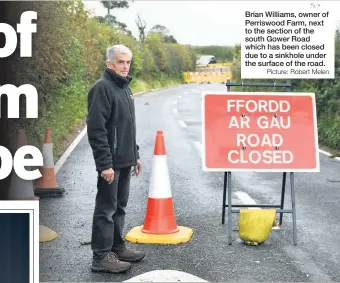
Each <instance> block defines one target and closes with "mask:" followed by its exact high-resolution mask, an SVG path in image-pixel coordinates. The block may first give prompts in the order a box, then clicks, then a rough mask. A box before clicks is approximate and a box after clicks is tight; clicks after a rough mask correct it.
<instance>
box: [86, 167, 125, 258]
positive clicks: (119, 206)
mask: <svg viewBox="0 0 340 283" xmlns="http://www.w3.org/2000/svg"><path fill="white" fill-rule="evenodd" d="M130 180H131V166H130V167H128V168H123V169H118V170H117V169H116V170H114V180H113V183H112V184H109V183H108V182H107V181H105V179H103V178H102V177H101V176H100V173H99V174H98V181H97V196H96V205H95V210H94V214H93V224H92V240H91V247H92V250H93V256H94V258H96V259H100V258H102V257H104V256H105V255H106V254H107V253H108V252H109V251H120V250H122V249H124V248H125V241H124V238H123V228H124V224H125V208H126V206H127V203H128V198H129V192H130Z"/></svg>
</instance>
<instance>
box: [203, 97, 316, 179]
mask: <svg viewBox="0 0 340 283" xmlns="http://www.w3.org/2000/svg"><path fill="white" fill-rule="evenodd" d="M208 95H233V96H235V95H239V96H242V95H254V96H257V95H271V96H309V97H311V98H312V103H313V117H314V129H315V131H314V144H315V155H316V156H315V157H316V166H315V167H314V168H305V169H303V168H288V169H287V168H282V169H250V168H249V169H241V168H209V167H207V166H206V156H205V155H206V150H205V97H206V96H208ZM201 113H202V115H201V119H202V126H201V139H202V170H203V171H205V172H306V173H308V172H320V155H319V137H318V125H317V115H316V102H315V93H313V92H262V91H261V92H241V91H239V92H238V91H235V92H234V91H233V92H212V91H209V92H206V91H204V92H202V93H201Z"/></svg>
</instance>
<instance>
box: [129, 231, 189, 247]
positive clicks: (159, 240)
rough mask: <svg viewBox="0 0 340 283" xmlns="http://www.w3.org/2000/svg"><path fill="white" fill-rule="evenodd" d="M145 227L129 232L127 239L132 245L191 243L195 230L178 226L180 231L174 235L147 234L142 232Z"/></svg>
mask: <svg viewBox="0 0 340 283" xmlns="http://www.w3.org/2000/svg"><path fill="white" fill-rule="evenodd" d="M142 228H143V226H137V227H135V228H133V229H131V230H130V231H129V233H127V235H126V236H125V239H126V240H127V241H129V242H131V243H138V244H165V245H166V244H170V245H177V244H181V243H187V242H189V241H190V239H191V237H192V235H193V233H194V232H193V230H192V229H190V228H187V227H183V226H178V229H179V231H178V232H176V233H173V234H162V235H156V234H146V233H143V232H142Z"/></svg>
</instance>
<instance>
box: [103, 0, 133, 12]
mask: <svg viewBox="0 0 340 283" xmlns="http://www.w3.org/2000/svg"><path fill="white" fill-rule="evenodd" d="M100 3H102V5H103V6H104V7H105V8H106V9H107V15H110V11H111V10H113V9H116V8H118V9H122V8H129V7H130V5H129V2H128V1H125V0H122V1H113V0H107V1H100Z"/></svg>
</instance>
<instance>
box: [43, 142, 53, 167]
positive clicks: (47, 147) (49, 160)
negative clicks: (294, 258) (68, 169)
mask: <svg viewBox="0 0 340 283" xmlns="http://www.w3.org/2000/svg"><path fill="white" fill-rule="evenodd" d="M42 154H43V157H44V168H53V167H54V160H53V144H52V143H45V144H44V145H43V150H42Z"/></svg>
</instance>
